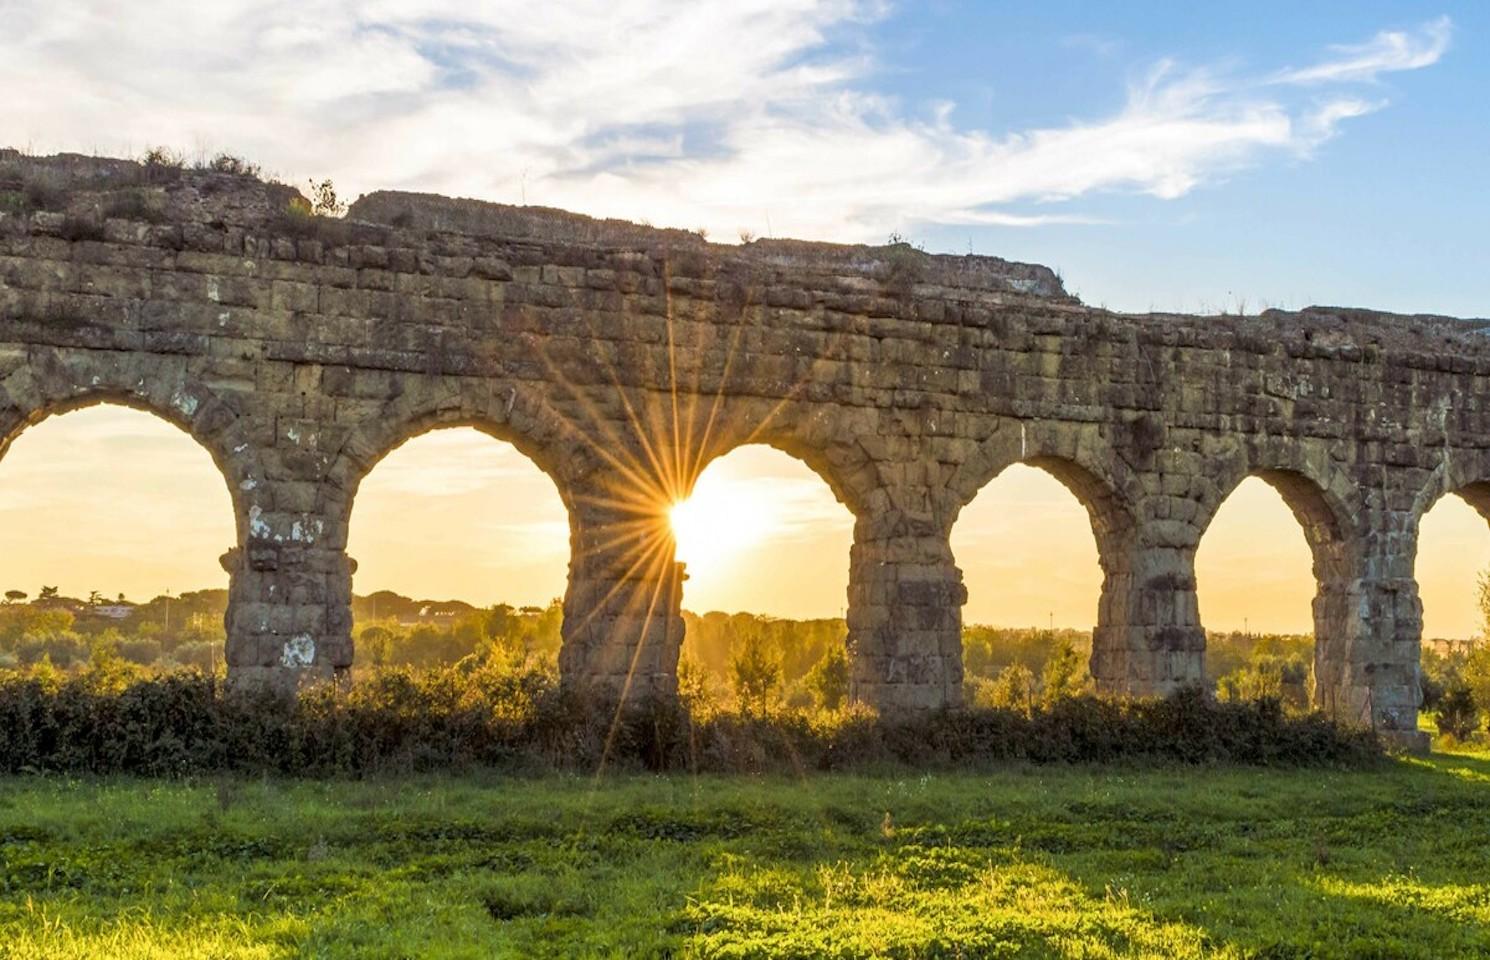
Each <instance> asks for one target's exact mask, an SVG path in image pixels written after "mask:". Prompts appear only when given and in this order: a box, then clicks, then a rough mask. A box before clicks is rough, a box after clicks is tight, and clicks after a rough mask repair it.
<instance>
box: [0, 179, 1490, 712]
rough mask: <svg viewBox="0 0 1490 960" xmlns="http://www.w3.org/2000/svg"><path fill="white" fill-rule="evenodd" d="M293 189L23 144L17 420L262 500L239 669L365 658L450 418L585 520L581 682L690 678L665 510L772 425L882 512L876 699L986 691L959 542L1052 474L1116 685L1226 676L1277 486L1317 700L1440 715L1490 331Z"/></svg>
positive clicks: (869, 580) (767, 436) (577, 670)
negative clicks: (1121, 308) (307, 196)
mask: <svg viewBox="0 0 1490 960" xmlns="http://www.w3.org/2000/svg"><path fill="white" fill-rule="evenodd" d="M37 184H42V186H40V187H38V186H37ZM292 196H293V192H292V191H289V190H288V189H287V188H284V187H279V186H274V185H265V184H262V183H259V182H258V181H256V180H253V179H250V178H244V177H236V176H230V175H226V174H213V173H206V172H192V171H176V170H171V169H168V168H141V167H139V166H137V165H134V164H130V163H125V162H119V161H97V160H89V159H86V158H77V157H71V158H53V159H48V160H32V159H28V158H24V157H21V156H19V155H17V154H14V153H4V152H0V437H4V438H5V442H7V443H8V441H9V439H11V438H13V437H14V436H15V435H17V434H18V433H19V432H20V431H21V430H23V429H24V428H25V427H26V426H27V425H29V424H31V423H34V422H36V421H38V420H39V419H41V418H44V417H46V416H49V415H51V414H54V413H57V412H59V411H63V410H66V409H69V408H74V407H78V406H82V405H87V404H91V403H96V402H104V401H111V402H118V403H125V404H130V405H132V406H136V407H140V408H142V409H145V410H149V411H152V412H154V413H156V414H158V415H160V416H162V417H164V418H166V419H168V420H170V421H171V422H173V423H175V424H177V425H178V426H180V427H181V428H182V429H184V430H186V431H187V432H189V433H190V434H191V435H192V436H193V437H195V438H196V440H197V441H198V442H200V443H201V444H202V445H203V446H204V447H206V448H207V449H208V450H209V451H210V452H211V454H212V456H213V457H214V458H215V460H216V462H217V463H218V465H219V467H220V468H221V469H222V471H223V474H224V476H225V477H226V479H227V482H228V483H229V485H230V488H231V490H232V494H233V501H234V506H235V510H236V512H237V527H238V542H237V543H236V544H225V545H224V546H225V547H227V548H229V549H228V552H227V553H226V554H225V555H224V558H223V562H224V565H225V566H226V568H227V569H228V571H229V573H230V574H231V593H230V595H231V604H230V609H229V613H228V637H229V640H228V659H229V665H230V670H231V672H232V674H233V676H234V677H235V679H237V680H238V681H240V682H257V681H268V682H273V683H280V682H285V681H286V680H293V679H297V678H300V677H303V676H321V675H328V674H332V673H335V672H337V671H340V670H342V669H344V668H345V667H347V666H348V665H349V664H350V662H351V657H352V645H351V644H352V641H351V636H350V627H351V623H350V612H349V601H350V595H351V577H352V572H353V570H354V568H355V564H354V562H353V561H352V560H350V559H349V558H347V556H346V555H345V553H344V547H345V545H346V540H347V524H348V518H349V514H350V511H351V507H352V503H353V499H354V497H355V495H356V492H357V487H358V484H359V482H360V481H361V479H362V477H363V476H365V475H366V474H367V472H368V471H369V470H370V469H371V468H372V466H373V465H374V464H376V463H377V461H378V460H379V459H380V458H381V457H383V456H384V455H385V454H387V453H388V452H389V451H390V450H392V449H393V448H394V447H396V446H398V445H399V444H400V443H402V442H404V441H405V440H407V439H409V438H410V437H412V436H415V435H417V434H419V433H421V432H423V431H426V430H430V429H433V428H436V427H440V426H446V425H457V424H459V425H470V426H474V427H476V428H478V429H481V430H483V431H486V432H488V433H490V434H491V435H493V436H496V437H499V438H501V439H504V440H508V441H510V442H511V443H513V444H514V445H516V446H517V447H518V448H519V449H520V450H521V451H523V452H524V453H525V454H527V455H528V456H529V457H531V458H532V459H533V460H534V461H535V462H536V463H537V464H538V465H539V466H540V467H541V468H542V469H544V470H545V471H546V472H547V473H548V474H549V476H550V477H552V478H553V480H554V482H555V484H556V485H557V487H558V489H559V491H560V494H561V496H562V497H563V499H564V501H565V503H566V505H567V507H568V509H569V513H570V518H571V549H572V557H573V559H572V561H571V568H570V583H569V588H568V592H567V594H566V597H565V615H564V636H565V642H564V647H563V651H562V654H561V669H562V671H563V673H564V676H565V678H566V680H568V681H569V682H573V683H583V684H603V685H605V686H606V687H608V688H612V689H625V690H628V691H633V692H661V693H667V692H669V691H671V690H673V689H674V684H675V667H676V663H677V657H678V648H679V643H680V640H681V630H682V626H681V620H680V617H679V616H678V604H679V599H680V580H679V575H678V574H679V571H678V570H677V567H676V565H675V563H674V562H673V550H672V541H671V538H670V536H669V534H668V531H667V525H666V520H665V517H666V511H667V509H668V507H669V506H670V505H671V503H672V502H674V500H676V499H677V498H680V497H682V496H684V495H685V494H686V493H687V491H688V489H689V487H690V485H691V483H692V481H693V479H694V478H695V477H696V476H697V475H698V473H699V472H700V471H701V470H702V469H703V467H704V466H706V465H707V464H708V463H709V462H710V461H711V460H712V459H713V458H715V457H717V456H719V455H721V454H723V453H725V452H727V451H729V450H731V449H732V448H734V447H736V446H738V445H741V444H745V443H767V444H771V445H773V446H776V447H778V448H780V449H782V450H784V451H786V452H787V453H789V454H792V455H794V456H796V457H799V458H800V459H802V460H803V461H805V462H806V463H807V464H808V465H809V466H810V467H811V468H812V469H813V470H815V471H816V472H817V473H818V474H819V475H820V476H822V478H823V479H824V480H825V481H826V482H827V483H828V484H829V486H830V487H831V488H832V490H833V492H834V493H835V494H836V495H837V496H838V498H839V499H840V500H842V501H843V502H844V503H845V504H846V505H847V506H848V508H849V509H850V510H851V511H852V512H853V514H854V516H855V518H856V523H855V533H854V546H853V549H852V555H851V557H850V586H849V591H848V598H847V599H848V622H849V644H850V648H851V655H852V664H853V668H852V673H853V692H854V695H855V696H856V697H858V698H861V699H863V700H866V701H869V702H871V703H874V704H876V705H878V706H880V707H881V708H882V709H886V710H907V709H911V710H919V709H930V708H938V707H943V706H956V705H958V704H959V703H960V701H961V691H962V666H961V651H960V640H959V630H960V620H961V616H960V608H961V605H962V603H963V601H964V599H965V596H966V594H965V590H964V588H963V585H962V577H961V573H960V572H959V570H958V568H957V565H956V562H955V560H954V558H953V556H952V553H951V550H950V548H949V547H948V533H949V531H950V529H951V526H952V523H953V521H954V520H955V519H956V518H957V514H958V511H959V510H960V509H961V508H962V506H963V505H964V504H966V503H967V502H968V501H970V500H971V499H972V498H973V496H974V495H975V494H976V493H977V492H978V490H979V489H980V488H981V487H982V486H983V485H984V484H986V483H987V482H988V481H989V480H991V479H992V478H993V477H994V476H996V475H997V474H998V473H999V472H1000V471H1002V470H1003V469H1004V468H1006V467H1007V466H1009V465H1010V464H1014V463H1028V464H1033V465H1036V466H1040V467H1043V468H1045V469H1047V470H1048V471H1050V472H1051V473H1052V474H1054V475H1055V476H1056V477H1057V478H1058V479H1060V480H1061V481H1062V482H1063V483H1065V484H1066V486H1068V487H1069V488H1070V489H1071V490H1072V491H1073V492H1074V493H1075V495H1076V496H1077V497H1078V498H1079V499H1080V500H1081V502H1082V503H1083V504H1085V506H1086V508H1087V509H1088V511H1089V512H1090V515H1091V520H1092V526H1093V530H1094V533H1095V535H1096V539H1097V543H1098V547H1099V553H1100V556H1101V563H1102V568H1103V571H1104V574H1105V581H1104V585H1103V592H1102V600H1101V606H1100V611H1099V624H1098V627H1097V630H1096V633H1095V639H1094V650H1093V656H1092V664H1091V666H1092V673H1093V675H1094V677H1095V678H1096V681H1097V683H1098V684H1099V686H1100V687H1101V688H1102V689H1103V690H1105V691H1108V692H1114V693H1129V694H1148V693H1158V692H1164V691H1168V690H1171V689H1174V688H1176V687H1178V686H1181V685H1184V684H1190V683H1195V682H1197V681H1199V680H1200V679H1201V677H1202V665H1203V658H1204V633H1203V631H1202V628H1201V624H1200V621H1199V617H1198V614H1197V607H1196V600H1195V577H1194V570H1193V563H1194V556H1195V550H1196V547H1197V545H1198V543H1199V540H1200V537H1201V535H1202V534H1203V533H1204V531H1205V529H1206V526H1207V524H1208V523H1209V521H1210V519H1211V517H1212V516H1213V514H1214V513H1215V511H1216V509H1217V508H1218V507H1219V505H1220V504H1221V502H1222V501H1223V500H1224V499H1225V497H1226V496H1227V495H1228V494H1229V493H1230V492H1231V490H1232V489H1234V488H1235V486H1236V485H1237V484H1238V483H1240V482H1241V481H1242V480H1243V479H1244V478H1246V477H1248V476H1252V475H1257V476H1260V477H1262V478H1263V479H1265V480H1267V481H1268V482H1269V483H1271V484H1273V485H1274V486H1275V487H1276V488H1277V489H1278V490H1279V491H1280V492H1281V493H1282V495H1283V496H1284V498H1285V499H1286V501H1287V502H1288V503H1289V505H1290V506H1291V507H1292V509H1293V510H1294V512H1295V514H1296V515H1297V516H1298V518H1299V520H1300V522H1301V524H1302V525H1303V528H1304V530H1305V532H1306V535H1307V538H1308V541H1309V544H1310V547H1311V549H1312V550H1313V553H1314V570H1315V575H1316V577H1317V579H1318V584H1319V589H1318V596H1317V598H1316V600H1315V607H1314V609H1315V627H1316V635H1317V638H1318V643H1317V657H1316V664H1315V672H1316V677H1317V681H1318V682H1317V690H1316V698H1317V702H1318V703H1319V704H1320V705H1321V706H1323V707H1325V708H1327V709H1329V710H1331V711H1333V712H1334V713H1335V714H1336V715H1338V716H1340V717H1342V718H1345V719H1348V720H1351V721H1353V722H1361V723H1372V724H1375V725H1376V726H1377V727H1378V728H1381V729H1387V730H1397V731H1403V732H1404V735H1405V734H1406V732H1408V731H1412V730H1413V729H1414V728H1415V716H1416V697H1417V669H1418V667H1417V663H1418V647H1419V633H1420V624H1421V607H1420V604H1419V601H1418V597H1417V589H1416V585H1415V583H1414V580H1413V561H1414V555H1415V551H1416V534H1417V525H1418V520H1419V518H1420V517H1421V516H1422V515H1423V513H1424V512H1425V511H1426V510H1427V509H1428V507H1429V506H1431V505H1432V504H1433V502H1434V501H1435V500H1436V499H1437V498H1438V497H1440V496H1442V495H1443V494H1445V493H1448V492H1460V493H1464V494H1466V495H1467V496H1468V497H1469V498H1470V499H1471V502H1473V503H1475V504H1476V505H1478V506H1480V507H1481V508H1482V509H1486V510H1490V409H1487V401H1486V397H1487V396H1490V391H1487V389H1486V387H1487V383H1490V381H1487V376H1490V348H1487V346H1486V344H1485V342H1484V332H1485V329H1486V324H1483V323H1476V322H1466V321H1456V320H1450V319H1444V318H1437V317H1408V316H1392V315H1385V314H1379V313H1371V312H1365V311H1350V310H1337V309H1323V308H1311V309H1309V310H1306V311H1303V312H1301V313H1283V312H1279V311H1268V312H1266V313H1264V314H1262V315H1261V316H1257V317H1190V316H1167V315H1166V316H1128V315H1119V314H1114V313H1110V312H1107V311H1104V310H1098V309H1093V308H1091V307H1087V306H1084V305H1082V304H1080V303H1079V302H1077V301H1076V300H1074V299H1073V298H1070V297H1068V296H1066V295H1065V293H1064V291H1063V290H1062V288H1061V284H1060V282H1059V280H1058V279H1057V278H1056V277H1055V276H1054V275H1053V274H1052V273H1051V272H1050V271H1049V270H1047V269H1045V268H1043V267H1037V266H1031V265H1026V264H1015V263H1008V262H1006V261H1002V260H997V259H994V258H987V257H974V256H968V257H960V256H927V255H925V254H922V253H920V252H918V251H916V250H914V249H911V248H909V247H906V246H903V245H901V246H891V247H846V246H832V245H825V244H811V243H802V242H796V241H773V240H761V241H755V242H753V243H750V244H745V245H741V246H723V245H715V244H709V243H706V242H704V241H703V240H702V239H701V238H699V237H696V236H694V235H692V234H688V233H684V232H680V231H662V230H653V229H650V228H645V227H639V226H636V225H633V224H622V223H617V222H612V221H596V220H591V219H589V218H585V217H579V216H576V215H573V214H567V213H562V212H559V211H547V210H541V209H535V208H513V207H501V206H496V205H490V204H481V203H476V202H473V201H455V200H449V199H445V198H440V197H426V196H419V195H411V194H396V193H379V194H374V195H372V196H369V197H366V198H364V199H362V200H360V201H359V202H358V203H356V204H354V205H353V207H352V209H351V211H350V214H349V216H348V217H347V218H346V220H345V221H339V220H326V219H321V218H313V217H307V216H304V215H301V214H298V213H295V212H293V211H291V209H290V205H291V204H290V201H291V198H292Z"/></svg>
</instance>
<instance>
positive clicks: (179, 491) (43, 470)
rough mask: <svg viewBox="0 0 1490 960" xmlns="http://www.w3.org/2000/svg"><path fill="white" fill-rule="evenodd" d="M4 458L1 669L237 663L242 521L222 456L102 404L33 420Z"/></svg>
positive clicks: (152, 421)
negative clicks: (232, 592) (234, 565)
mask: <svg viewBox="0 0 1490 960" xmlns="http://www.w3.org/2000/svg"><path fill="white" fill-rule="evenodd" d="M0 452H3V456H0V585H3V590H4V604H3V607H0V623H3V626H0V666H3V667H27V666H32V665H35V664H37V663H39V662H41V661H42V660H43V659H45V660H46V661H48V662H50V663H51V664H52V665H53V666H55V667H63V668H68V667H75V666H81V665H82V664H84V663H88V662H92V661H116V660H122V661H124V662H126V663H131V664H134V665H136V666H138V667H141V668H146V669H160V670H164V669H173V668H177V667H183V666H188V667H199V668H202V669H206V670H217V669H220V668H221V667H222V666H223V664H224V656H223V654H224V643H225V634H224V617H225V613H226V610H227V605H228V591H227V587H228V575H227V573H226V572H225V571H224V569H223V567H222V563H221V557H222V556H223V554H224V553H225V552H226V551H228V550H230V549H231V548H233V547H234V546H235V545H236V544H237V542H238V537H239V523H238V521H237V519H236V514H237V511H235V509H234V503H233V497H232V494H231V491H230V488H229V485H228V482H227V478H226V477H225V476H224V473H223V471H222V469H221V468H220V466H219V464H218V462H217V461H216V459H215V457H214V456H213V455H212V453H211V452H210V451H209V450H207V449H206V448H205V447H203V446H202V444H201V443H199V442H198V441H197V440H196V439H195V438H193V437H192V436H191V435H190V434H189V433H187V432H186V431H185V430H184V429H183V428H182V427H181V426H179V425H178V424H177V423H175V422H174V421H173V420H170V419H168V418H166V417H164V416H161V415H159V414H157V413H154V412H153V411H147V410H144V409H142V408H140V407H139V406H138V405H134V404H125V403H119V402H116V401H114V400H112V399H106V398H102V397H95V398H90V399H89V400H88V401H87V402H82V401H79V402H76V403H72V404H69V405H67V406H66V407H62V408H58V409H55V410H51V411H48V412H47V413H46V414H45V415H43V416H39V417H36V418H33V419H32V420H31V421H30V422H29V423H28V424H26V425H24V426H22V427H21V428H20V429H18V430H16V431H14V432H13V433H12V434H11V436H10V437H8V438H6V441H5V443H4V445H3V446H0Z"/></svg>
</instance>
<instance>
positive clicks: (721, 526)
mask: <svg viewBox="0 0 1490 960" xmlns="http://www.w3.org/2000/svg"><path fill="white" fill-rule="evenodd" d="M668 520H669V521H670V523H671V525H672V529H673V538H674V539H675V540H676V541H677V545H678V552H677V557H678V560H679V561H681V562H682V563H685V564H687V565H688V571H689V573H690V574H692V575H695V576H703V577H707V576H709V575H711V574H713V573H717V572H719V571H721V570H723V569H726V568H728V567H729V566H730V564H731V563H733V562H734V561H736V560H738V559H739V558H740V556H741V555H742V554H744V553H746V552H747V551H749V550H750V548H751V547H753V546H755V545H756V544H758V543H760V542H761V541H762V540H764V539H765V538H766V537H767V536H769V535H770V534H771V533H772V532H773V531H775V530H776V529H777V528H778V527H780V525H781V521H780V517H779V516H778V510H777V508H776V505H775V504H774V503H772V501H771V500H769V499H767V498H766V497H764V496H762V495H761V493H760V492H759V491H758V490H754V489H752V487H751V484H749V483H745V482H741V481H740V480H737V479H734V478H727V477H717V478H716V477H711V476H709V475H707V474H705V475H704V476H703V477H701V478H699V482H698V483H697V484H696V485H695V486H694V489H693V494H692V495H691V496H689V497H688V499H686V500H680V501H678V502H677V503H675V504H673V506H672V509H671V510H670V511H669V512H668Z"/></svg>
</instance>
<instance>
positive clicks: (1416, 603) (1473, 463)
mask: <svg viewBox="0 0 1490 960" xmlns="http://www.w3.org/2000/svg"><path fill="white" fill-rule="evenodd" d="M1448 496H1457V497H1459V498H1461V499H1462V500H1463V501H1464V502H1465V503H1467V504H1469V506H1470V507H1471V508H1472V509H1473V510H1474V511H1475V512H1476V513H1477V514H1479V515H1480V517H1481V518H1482V519H1483V520H1485V521H1486V522H1487V524H1490V464H1487V463H1484V462H1482V458H1481V457H1479V456H1477V455H1464V456H1461V455H1454V456H1445V457H1444V459H1443V461H1442V462H1440V463H1439V465H1438V466H1437V467H1436V468H1435V469H1434V470H1433V471H1432V472H1431V473H1429V474H1428V476H1427V478H1426V479H1425V480H1424V481H1423V482H1422V484H1421V485H1419V486H1418V488H1417V489H1416V490H1415V491H1413V496H1412V502H1411V506H1410V507H1409V509H1408V510H1407V516H1406V522H1405V527H1406V529H1405V531H1404V532H1403V534H1402V537H1403V540H1404V542H1405V543H1406V544H1407V549H1405V550H1401V551H1397V556H1398V557H1399V558H1400V559H1401V560H1402V566H1403V569H1401V570H1397V571H1393V572H1394V573H1396V574H1398V575H1399V576H1400V577H1401V578H1405V579H1406V580H1408V581H1409V582H1410V588H1409V589H1408V590H1405V591H1402V592H1404V593H1408V594H1410V596H1411V600H1412V603H1411V604H1410V606H1411V610H1410V614H1411V615H1410V616H1409V617H1406V618H1403V619H1407V620H1411V621H1412V629H1413V630H1415V631H1416V633H1417V637H1418V641H1419V643H1420V644H1421V642H1422V638H1423V637H1422V633H1423V627H1424V622H1423V603H1422V595H1421V592H1420V583H1419V577H1420V575H1421V569H1420V566H1419V559H1420V557H1421V552H1422V540H1421V531H1422V522H1423V518H1424V517H1426V516H1427V515H1428V513H1429V512H1430V511H1431V510H1432V509H1433V508H1434V507H1435V506H1437V505H1438V504H1439V503H1440V502H1441V501H1442V500H1443V499H1444V498H1445V497H1448Z"/></svg>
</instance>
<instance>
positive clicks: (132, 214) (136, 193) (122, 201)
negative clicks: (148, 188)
mask: <svg viewBox="0 0 1490 960" xmlns="http://www.w3.org/2000/svg"><path fill="white" fill-rule="evenodd" d="M103 215H104V218H105V219H109V218H117V219H120V220H144V221H146V222H147V223H164V222H165V220H166V215H165V211H163V210H161V209H159V208H158V207H156V206H154V205H153V204H151V203H150V201H149V199H148V198H147V197H146V195H145V192H144V191H143V190H125V191H123V192H121V193H117V194H115V195H114V196H113V197H111V198H110V199H109V202H108V204H107V205H105V206H104V208H103Z"/></svg>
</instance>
